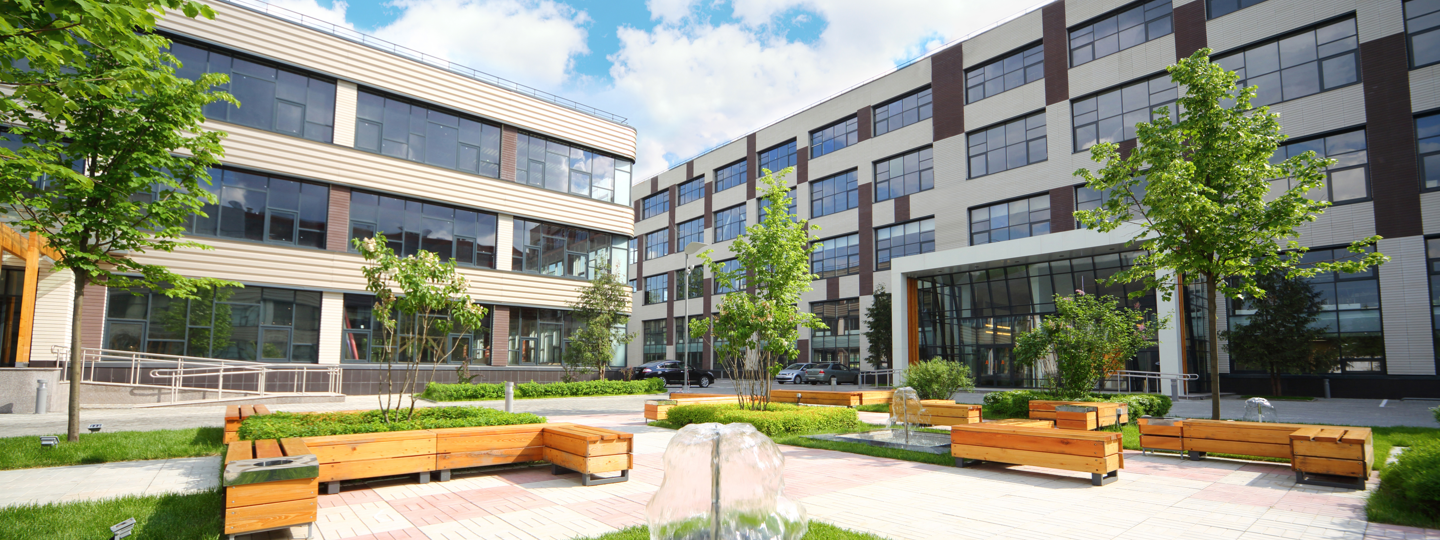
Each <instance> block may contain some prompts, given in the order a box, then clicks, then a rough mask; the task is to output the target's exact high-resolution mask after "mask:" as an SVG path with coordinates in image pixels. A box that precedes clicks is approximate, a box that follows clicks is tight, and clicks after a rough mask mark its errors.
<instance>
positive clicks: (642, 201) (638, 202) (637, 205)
mask: <svg viewBox="0 0 1440 540" xmlns="http://www.w3.org/2000/svg"><path fill="white" fill-rule="evenodd" d="M635 187H640V186H635ZM644 207H645V199H636V200H635V222H636V223H639V222H640V209H641V208H644Z"/></svg>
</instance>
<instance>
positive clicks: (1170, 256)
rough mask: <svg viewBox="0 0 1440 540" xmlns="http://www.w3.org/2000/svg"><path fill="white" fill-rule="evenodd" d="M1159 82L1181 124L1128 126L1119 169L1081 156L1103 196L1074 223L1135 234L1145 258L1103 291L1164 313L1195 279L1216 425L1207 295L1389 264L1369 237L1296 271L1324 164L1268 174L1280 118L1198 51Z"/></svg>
mask: <svg viewBox="0 0 1440 540" xmlns="http://www.w3.org/2000/svg"><path fill="white" fill-rule="evenodd" d="M1168 71H1169V72H1170V78H1171V80H1173V81H1174V82H1175V83H1176V84H1178V85H1180V87H1182V88H1184V89H1185V91H1184V92H1183V94H1182V95H1181V97H1180V99H1179V100H1178V102H1177V103H1176V106H1177V107H1178V110H1179V120H1178V121H1172V120H1171V118H1170V116H1169V111H1168V107H1162V108H1161V109H1160V110H1159V111H1157V112H1156V113H1155V116H1154V118H1153V121H1152V122H1148V123H1146V122H1142V123H1140V124H1138V125H1137V127H1136V129H1137V133H1138V137H1137V138H1138V146H1137V148H1136V149H1135V150H1134V151H1133V152H1131V153H1130V155H1129V156H1128V157H1121V156H1120V154H1119V152H1118V147H1117V146H1116V145H1115V144H1113V143H1101V144H1098V145H1095V146H1094V147H1093V148H1091V150H1090V157H1091V159H1092V160H1094V161H1095V162H1097V163H1101V164H1103V166H1102V167H1101V169H1100V170H1099V171H1094V172H1092V171H1090V170H1088V169H1080V170H1078V171H1076V172H1075V175H1076V176H1079V177H1081V178H1084V179H1085V181H1086V182H1087V183H1088V185H1089V187H1090V188H1091V189H1095V190H1099V191H1103V192H1106V193H1109V194H1111V195H1110V196H1109V197H1107V198H1106V200H1105V202H1104V203H1103V204H1102V205H1101V206H1100V207H1099V208H1097V209H1094V210H1086V211H1079V212H1076V213H1075V216H1076V218H1077V219H1078V220H1079V221H1080V222H1081V223H1082V224H1084V226H1085V227H1087V228H1091V229H1095V230H1098V231H1101V232H1109V231H1113V230H1116V229H1119V228H1121V227H1133V229H1127V230H1133V231H1134V235H1133V237H1132V239H1131V241H1130V244H1131V245H1136V246H1139V247H1141V248H1143V250H1144V251H1143V253H1142V254H1141V255H1140V257H1139V258H1137V259H1136V261H1135V264H1134V266H1131V267H1130V268H1127V269H1125V270H1123V271H1121V272H1120V273H1117V274H1115V275H1114V276H1112V277H1111V278H1110V280H1109V282H1110V283H1120V282H1136V281H1139V282H1143V283H1144V284H1145V285H1146V287H1148V288H1151V289H1157V290H1158V291H1159V293H1160V295H1161V297H1162V298H1164V299H1165V300H1167V301H1168V300H1169V299H1170V298H1171V296H1172V294H1173V292H1174V291H1175V290H1176V289H1177V285H1178V286H1181V287H1183V286H1184V285H1185V284H1186V283H1189V282H1193V281H1196V280H1197V279H1196V278H1199V280H1203V282H1204V283H1205V284H1206V286H1207V288H1208V290H1207V293H1206V297H1207V302H1206V304H1207V308H1208V310H1209V316H1208V318H1207V321H1206V323H1207V329H1208V332H1206V335H1207V336H1209V340H1210V342H1209V348H1208V350H1209V355H1210V358H1209V360H1210V362H1209V363H1210V387H1211V392H1212V393H1211V396H1212V401H1213V403H1212V405H1211V416H1212V417H1213V418H1216V419H1219V418H1220V401H1219V394H1220V348H1219V342H1218V340H1219V335H1218V333H1217V332H1216V326H1217V317H1218V316H1219V309H1220V308H1219V303H1218V300H1217V297H1216V295H1217V293H1218V294H1223V295H1225V296H1227V297H1230V298H1239V297H1241V296H1248V297H1254V298H1259V297H1263V296H1264V295H1265V290H1264V289H1262V288H1261V287H1260V286H1258V285H1257V284H1256V281H1255V276H1257V275H1264V274H1269V273H1272V272H1284V273H1286V274H1287V275H1289V276H1291V277H1308V276H1311V275H1314V274H1315V273H1316V272H1320V271H1332V272H1333V271H1339V272H1358V271H1361V270H1363V269H1365V268H1366V267H1369V266H1374V265H1378V264H1382V263H1384V262H1385V261H1387V260H1389V259H1388V257H1385V256H1384V255H1382V254H1380V253H1378V252H1369V253H1367V252H1366V249H1367V247H1368V246H1371V245H1373V244H1375V243H1376V242H1377V241H1379V239H1380V237H1378V236H1372V237H1369V238H1365V239H1363V240H1359V241H1356V242H1355V243H1353V244H1351V246H1350V251H1351V252H1352V253H1355V254H1357V255H1356V256H1355V257H1352V258H1350V259H1348V260H1341V261H1326V262H1321V263H1318V264H1316V265H1313V266H1308V267H1302V266H1300V264H1299V262H1300V257H1301V255H1303V254H1304V252H1305V248H1303V247H1301V246H1300V245H1299V243H1298V242H1296V241H1295V240H1294V238H1296V237H1297V236H1298V235H1297V232H1296V227H1298V226H1300V225H1301V224H1304V223H1307V222H1311V221H1314V220H1315V219H1316V217H1317V216H1318V215H1319V214H1320V213H1321V212H1323V211H1324V209H1325V208H1326V207H1327V206H1329V205H1330V203H1328V202H1324V201H1316V200H1312V199H1309V198H1306V196H1305V195H1306V193H1308V192H1309V191H1310V190H1312V189H1317V188H1320V187H1322V186H1323V183H1324V179H1325V172H1324V168H1325V167H1327V166H1329V165H1331V164H1333V163H1334V161H1333V160H1325V159H1317V158H1316V157H1315V154H1314V152H1306V153H1304V154H1302V155H1298V156H1292V157H1290V158H1289V159H1286V160H1284V161H1281V162H1278V163H1271V156H1272V155H1273V154H1274V153H1275V149H1276V147H1277V146H1278V145H1279V144H1280V142H1281V141H1283V140H1284V138H1285V136H1284V135H1282V134H1281V133H1280V124H1279V115H1277V114H1274V113H1271V112H1270V110H1269V108H1268V107H1260V108H1258V109H1256V108H1255V107H1253V106H1251V104H1250V100H1251V99H1253V98H1254V97H1255V87H1253V86H1252V87H1249V88H1242V89H1239V90H1237V88H1236V81H1237V80H1238V77H1237V76H1236V74H1235V73H1233V72H1229V71H1226V70H1225V69H1224V68H1221V67H1220V66H1219V65H1217V64H1214V63H1212V62H1211V61H1210V49H1201V50H1199V51H1196V52H1195V54H1193V55H1191V56H1190V57H1189V58H1186V59H1183V60H1181V61H1180V62H1179V63H1177V64H1175V65H1172V66H1170V67H1169V68H1168ZM1283 178H1289V179H1290V182H1291V187H1290V189H1288V190H1285V191H1281V192H1280V193H1278V195H1271V186H1272V184H1271V181H1272V180H1275V179H1283ZM1282 246H1283V247H1284V248H1285V249H1283V250H1282V249H1281V248H1282ZM1362 254H1363V255H1362ZM1137 294H1138V292H1137Z"/></svg>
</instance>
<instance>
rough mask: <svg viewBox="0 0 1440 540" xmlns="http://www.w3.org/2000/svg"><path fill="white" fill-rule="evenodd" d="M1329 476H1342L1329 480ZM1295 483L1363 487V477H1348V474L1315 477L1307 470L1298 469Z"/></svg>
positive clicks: (1350, 487) (1352, 487)
mask: <svg viewBox="0 0 1440 540" xmlns="http://www.w3.org/2000/svg"><path fill="white" fill-rule="evenodd" d="M1330 478H1343V480H1330ZM1295 483H1296V484H1309V485H1312V486H1325V487H1333V488H1341V489H1365V479H1364V478H1358V477H1354V478H1352V477H1348V476H1328V475H1327V476H1326V477H1325V478H1316V477H1315V476H1314V475H1312V474H1311V473H1307V472H1305V471H1298V470H1297V471H1295Z"/></svg>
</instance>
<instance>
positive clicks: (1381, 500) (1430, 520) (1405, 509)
mask: <svg viewBox="0 0 1440 540" xmlns="http://www.w3.org/2000/svg"><path fill="white" fill-rule="evenodd" d="M1365 519H1366V520H1369V521H1373V522H1375V523H1389V524H1391V525H1400V526H1402V527H1421V528H1425V529H1440V518H1437V517H1436V516H1434V515H1431V514H1426V513H1424V512H1422V511H1419V510H1417V509H1416V505H1415V504H1414V503H1412V502H1410V501H1408V500H1405V499H1404V498H1402V497H1401V496H1399V495H1398V494H1396V493H1395V492H1394V490H1384V489H1377V490H1375V491H1374V492H1373V493H1371V494H1370V497H1369V498H1367V499H1366V500H1365Z"/></svg>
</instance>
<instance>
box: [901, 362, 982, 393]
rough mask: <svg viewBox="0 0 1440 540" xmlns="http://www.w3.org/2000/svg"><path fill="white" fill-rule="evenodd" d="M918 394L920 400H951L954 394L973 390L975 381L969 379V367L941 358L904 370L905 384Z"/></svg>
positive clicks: (911, 365) (919, 363)
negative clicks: (962, 390)
mask: <svg viewBox="0 0 1440 540" xmlns="http://www.w3.org/2000/svg"><path fill="white" fill-rule="evenodd" d="M902 386H909V387H911V388H914V389H915V393H917V394H920V399H951V398H950V396H951V395H953V394H954V393H955V392H957V391H959V390H961V389H964V390H966V391H970V390H974V389H975V380H974V379H971V378H970V366H966V365H965V364H961V363H959V362H951V361H948V360H944V359H941V358H932V359H930V360H926V361H924V362H916V363H914V364H910V367H908V368H906V369H905V382H904V383H902Z"/></svg>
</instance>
